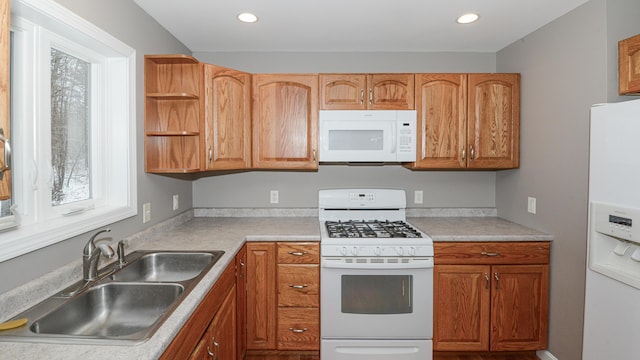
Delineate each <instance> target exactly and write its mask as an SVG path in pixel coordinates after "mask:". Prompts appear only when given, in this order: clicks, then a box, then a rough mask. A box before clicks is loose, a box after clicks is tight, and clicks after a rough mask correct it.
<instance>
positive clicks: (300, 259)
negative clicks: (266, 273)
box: [278, 242, 320, 264]
mask: <svg viewBox="0 0 640 360" xmlns="http://www.w3.org/2000/svg"><path fill="white" fill-rule="evenodd" d="M278 263H279V264H319V263H320V245H319V244H318V243H316V242H279V243H278Z"/></svg>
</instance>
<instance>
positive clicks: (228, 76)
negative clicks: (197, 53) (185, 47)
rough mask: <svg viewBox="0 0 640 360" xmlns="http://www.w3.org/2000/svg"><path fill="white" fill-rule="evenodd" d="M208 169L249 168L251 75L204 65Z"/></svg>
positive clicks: (206, 161) (206, 158) (206, 159)
mask: <svg viewBox="0 0 640 360" xmlns="http://www.w3.org/2000/svg"><path fill="white" fill-rule="evenodd" d="M203 92H204V119H205V134H206V135H205V139H206V142H205V146H204V148H205V149H206V150H205V151H206V152H205V156H204V159H205V165H204V168H205V169H207V170H229V169H248V168H250V167H251V74H248V73H245V72H242V71H237V70H233V69H227V68H224V67H221V66H216V65H209V64H205V65H204V91H203Z"/></svg>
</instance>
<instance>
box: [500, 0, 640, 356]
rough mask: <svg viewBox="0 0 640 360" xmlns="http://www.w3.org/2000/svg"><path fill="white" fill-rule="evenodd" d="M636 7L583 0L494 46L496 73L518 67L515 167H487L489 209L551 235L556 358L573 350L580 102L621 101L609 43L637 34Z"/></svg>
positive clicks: (578, 294) (580, 277) (584, 175)
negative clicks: (492, 190) (492, 177)
mask: <svg viewBox="0 0 640 360" xmlns="http://www.w3.org/2000/svg"><path fill="white" fill-rule="evenodd" d="M639 15H640V2H638V1H637V0H592V1H590V2H588V3H586V4H585V5H583V6H581V7H579V8H578V9H576V10H574V11H572V12H570V13H569V14H567V15H565V16H563V17H561V18H559V19H557V20H556V21H554V22H552V23H550V24H548V25H546V26H544V27H543V28H541V29H539V30H537V31H535V32H534V33H532V34H530V35H528V36H526V37H525V38H523V39H522V40H520V41H517V42H515V43H514V44H512V45H510V46H508V47H506V48H505V49H503V50H501V51H499V52H498V54H497V60H496V62H497V65H496V67H497V70H498V71H499V72H512V71H513V72H520V73H522V87H521V91H522V93H521V98H522V109H521V127H522V129H521V142H520V144H521V145H520V148H521V168H520V169H519V170H515V171H504V172H499V173H497V175H496V205H497V208H498V215H499V216H501V217H504V218H507V219H510V220H513V221H515V222H519V223H521V224H524V225H528V226H531V227H534V228H537V229H541V230H545V231H547V232H550V233H552V234H554V236H555V239H556V240H555V241H554V242H553V244H552V252H551V306H550V326H549V350H550V352H551V353H553V354H554V355H555V356H556V357H557V358H558V359H562V360H573V359H576V360H577V359H580V358H581V353H582V326H583V311H584V306H583V305H584V281H585V269H586V246H587V243H586V239H587V199H588V191H587V190H588V152H589V108H590V106H591V104H594V103H601V102H607V101H620V100H626V99H628V98H620V97H618V96H617V41H618V40H620V39H623V38H626V37H629V36H631V35H634V34H637V33H639V32H640V23H638V20H637V19H638V16H639ZM527 196H533V197H536V198H537V200H538V201H537V215H532V214H528V213H527V210H526V209H527V207H526V199H527Z"/></svg>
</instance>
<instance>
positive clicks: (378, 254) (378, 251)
mask: <svg viewBox="0 0 640 360" xmlns="http://www.w3.org/2000/svg"><path fill="white" fill-rule="evenodd" d="M373 253H374V254H375V255H376V256H380V255H382V249H381V248H380V246H376V248H375V249H373Z"/></svg>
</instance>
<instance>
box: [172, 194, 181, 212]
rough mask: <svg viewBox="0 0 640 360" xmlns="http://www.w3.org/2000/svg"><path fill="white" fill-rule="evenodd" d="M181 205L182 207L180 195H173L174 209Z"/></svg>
mask: <svg viewBox="0 0 640 360" xmlns="http://www.w3.org/2000/svg"><path fill="white" fill-rule="evenodd" d="M179 207H180V202H179V198H178V195H173V211H176V210H178V208H179Z"/></svg>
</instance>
